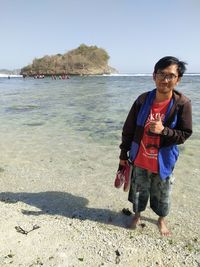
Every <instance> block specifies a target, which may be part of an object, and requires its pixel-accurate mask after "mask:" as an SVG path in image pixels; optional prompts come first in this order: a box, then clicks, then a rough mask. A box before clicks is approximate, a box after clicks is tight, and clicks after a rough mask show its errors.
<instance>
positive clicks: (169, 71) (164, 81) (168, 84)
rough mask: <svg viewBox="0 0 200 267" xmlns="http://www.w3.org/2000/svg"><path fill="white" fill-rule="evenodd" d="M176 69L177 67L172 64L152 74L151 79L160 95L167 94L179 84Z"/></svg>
mask: <svg viewBox="0 0 200 267" xmlns="http://www.w3.org/2000/svg"><path fill="white" fill-rule="evenodd" d="M177 68H178V66H177V65H176V64H174V65H170V66H169V67H167V68H165V69H162V70H158V71H157V73H153V79H154V81H155V84H156V88H157V90H158V92H159V93H160V94H169V93H170V92H172V90H173V89H174V88H175V87H176V86H177V84H178V83H179V81H180V78H179V77H178V70H177Z"/></svg>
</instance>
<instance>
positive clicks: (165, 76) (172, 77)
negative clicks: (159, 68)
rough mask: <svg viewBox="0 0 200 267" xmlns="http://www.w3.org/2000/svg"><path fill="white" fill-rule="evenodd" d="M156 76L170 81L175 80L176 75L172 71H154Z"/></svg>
mask: <svg viewBox="0 0 200 267" xmlns="http://www.w3.org/2000/svg"><path fill="white" fill-rule="evenodd" d="M156 77H157V78H158V79H159V80H167V81H168V82H171V81H173V80H175V79H176V78H177V77H178V76H176V75H175V74H173V73H171V74H165V73H163V72H158V73H156Z"/></svg>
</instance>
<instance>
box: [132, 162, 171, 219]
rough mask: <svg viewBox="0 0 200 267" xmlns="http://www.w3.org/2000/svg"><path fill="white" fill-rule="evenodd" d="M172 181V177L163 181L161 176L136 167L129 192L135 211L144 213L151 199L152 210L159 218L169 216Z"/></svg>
mask: <svg viewBox="0 0 200 267" xmlns="http://www.w3.org/2000/svg"><path fill="white" fill-rule="evenodd" d="M172 179H173V178H172V176H171V177H168V178H167V179H165V180H161V179H160V176H159V174H155V173H151V172H149V171H147V170H145V169H142V168H139V167H134V169H133V173H132V180H131V188H130V192H129V200H130V201H131V202H132V203H133V211H134V212H141V211H144V210H145V209H146V206H147V203H148V199H149V197H150V207H151V209H152V210H153V211H154V212H155V213H156V214H157V215H158V216H161V217H165V216H167V214H168V213H169V209H170V193H171V189H172Z"/></svg>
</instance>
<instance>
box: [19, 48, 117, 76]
mask: <svg viewBox="0 0 200 267" xmlns="http://www.w3.org/2000/svg"><path fill="white" fill-rule="evenodd" d="M109 58H110V57H109V55H108V53H107V52H106V50H105V49H103V48H98V47H97V46H87V45H85V44H82V45H80V46H79V47H78V48H76V49H73V50H71V51H69V52H67V53H65V54H57V55H52V56H49V55H46V56H44V57H42V58H35V59H34V60H33V62H32V64H30V65H28V66H25V67H23V68H22V69H21V73H20V74H22V75H24V76H35V75H44V76H52V75H102V74H111V73H117V70H116V69H114V68H112V67H110V66H109V65H108V60H109Z"/></svg>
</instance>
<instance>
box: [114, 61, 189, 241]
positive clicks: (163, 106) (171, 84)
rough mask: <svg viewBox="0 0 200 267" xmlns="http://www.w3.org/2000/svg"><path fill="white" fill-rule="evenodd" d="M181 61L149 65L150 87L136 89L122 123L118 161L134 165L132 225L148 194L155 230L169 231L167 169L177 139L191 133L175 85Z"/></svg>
mask: <svg viewBox="0 0 200 267" xmlns="http://www.w3.org/2000/svg"><path fill="white" fill-rule="evenodd" d="M185 65H186V63H185V62H183V61H180V60H179V59H177V58H175V57H172V56H167V57H164V58H161V59H160V60H159V61H158V62H157V63H156V64H155V67H154V72H153V80H154V82H155V85H156V88H155V89H154V90H152V91H148V92H145V93H143V94H142V95H140V96H139V97H138V98H137V99H136V100H135V102H134V104H133V106H132V108H131V110H130V112H129V114H128V117H127V119H126V121H125V123H124V126H123V132H122V143H121V145H120V149H121V153H120V161H119V167H120V166H125V165H126V164H129V163H128V159H129V160H130V161H131V163H132V164H133V165H134V167H133V172H132V177H131V186H130V191H129V197H128V199H129V201H130V202H132V203H133V211H134V213H135V215H134V217H133V219H132V222H131V225H130V227H131V228H135V227H136V226H137V225H138V224H139V223H140V219H141V212H143V211H144V210H145V209H146V206H147V202H148V199H149V198H150V207H151V209H152V210H153V211H154V212H155V213H156V214H157V215H158V216H159V217H158V227H159V230H160V233H161V235H163V236H168V235H170V234H171V232H170V230H169V229H168V227H167V225H166V222H165V218H166V216H167V215H168V213H169V209H170V193H171V190H172V184H173V179H174V178H173V169H174V167H175V163H176V161H177V159H178V154H179V152H178V148H177V145H179V144H182V143H184V142H185V141H186V139H188V138H189V137H190V136H191V134H192V111H191V101H190V100H189V99H188V98H187V97H186V96H184V95H183V94H182V93H180V92H179V91H177V90H175V88H176V86H177V85H178V83H179V82H180V81H181V77H182V76H183V74H184V72H185V70H186V67H185Z"/></svg>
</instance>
